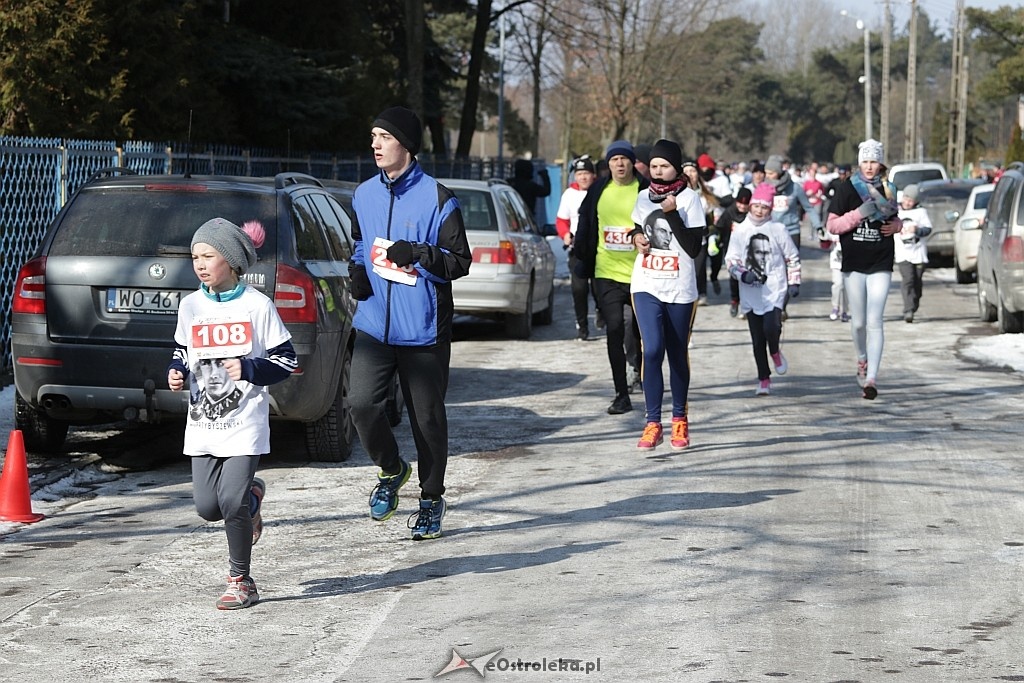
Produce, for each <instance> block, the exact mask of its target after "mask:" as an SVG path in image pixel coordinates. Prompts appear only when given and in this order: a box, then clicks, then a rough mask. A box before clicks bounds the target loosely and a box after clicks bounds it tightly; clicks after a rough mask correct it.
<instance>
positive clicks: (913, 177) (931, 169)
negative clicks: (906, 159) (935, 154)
mask: <svg viewBox="0 0 1024 683" xmlns="http://www.w3.org/2000/svg"><path fill="white" fill-rule="evenodd" d="M888 179H889V182H891V183H892V184H893V185H895V186H896V201H899V200H900V199H902V197H903V188H904V187H906V186H907V185H920V184H921V183H922V182H924V181H925V180H949V174H948V173H946V167H945V166H943V165H942V164H940V163H936V162H934V161H920V162H915V163H910V164H894V165H893V166H892V167H891V168H890V169H889V175H888Z"/></svg>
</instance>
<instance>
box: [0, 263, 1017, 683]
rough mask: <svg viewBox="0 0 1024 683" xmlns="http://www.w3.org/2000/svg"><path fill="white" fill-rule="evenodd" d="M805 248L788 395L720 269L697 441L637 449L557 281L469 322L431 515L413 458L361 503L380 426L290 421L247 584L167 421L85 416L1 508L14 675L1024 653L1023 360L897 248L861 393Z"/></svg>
mask: <svg viewBox="0 0 1024 683" xmlns="http://www.w3.org/2000/svg"><path fill="white" fill-rule="evenodd" d="M804 257H805V260H804V272H805V280H806V281H807V282H806V284H805V285H804V287H803V289H802V293H801V296H800V298H799V299H797V300H796V301H795V302H794V303H793V304H792V305H791V309H790V311H791V317H790V319H789V321H788V322H787V323H786V326H785V331H784V352H785V353H786V355H787V357H788V359H789V364H790V369H789V372H788V373H787V374H786V375H785V376H784V377H776V378H774V379H775V384H774V389H775V390H774V393H773V395H771V396H769V397H755V396H754V387H755V384H756V377H755V374H756V373H755V371H754V363H753V359H752V356H751V353H750V350H749V336H748V333H747V329H746V325H745V323H744V322H742V321H740V320H736V319H732V318H730V317H729V315H728V306H727V297H726V296H725V295H724V294H723V295H720V296H714V295H712V297H711V305H709V306H707V307H703V308H701V309H700V311H699V313H698V316H697V321H696V332H695V335H694V343H693V346H692V349H691V353H690V358H691V366H692V372H693V381H692V385H691V391H690V397H689V413H690V419H691V436H692V440H693V445H692V447H691V448H690V449H688V450H687V451H685V452H682V453H673V452H672V451H671V450H670V449H668V448H667V446H662V447H661V448H659V449H658V450H657V451H655V452H654V453H650V454H645V453H641V452H638V451H637V450H636V449H635V443H636V441H637V439H638V438H639V435H640V431H641V429H642V426H643V414H642V411H641V410H640V409H639V408H640V403H641V400H640V398H639V397H635V398H636V403H635V405H636V407H637V409H636V410H634V411H633V412H632V413H630V414H627V415H622V416H609V415H607V414H606V413H605V408H606V407H607V405H608V403H609V402H610V401H611V398H612V390H611V379H610V374H609V371H608V368H607V361H606V356H605V347H604V341H603V338H599V339H596V340H593V341H591V342H589V343H579V342H575V341H573V340H572V338H573V336H574V331H573V329H572V324H571V322H570V320H571V317H572V316H571V313H570V303H569V297H568V288H567V287H564V286H563V287H560V288H559V292H558V295H557V299H556V301H557V305H558V306H559V310H560V312H559V314H558V315H556V323H555V325H553V326H550V327H541V328H537V329H536V331H535V335H534V338H533V339H532V340H531V341H525V342H524V341H509V340H506V339H504V338H502V336H501V331H500V328H499V327H497V326H494V325H490V324H486V323H482V322H467V321H463V322H461V323H460V324H459V332H458V334H459V340H458V341H457V342H456V344H455V350H454V354H453V369H452V376H451V390H450V394H449V415H450V420H451V452H452V457H451V460H450V464H449V476H448V484H449V492H448V499H449V504H450V509H449V514H448V517H447V518H446V521H445V536H444V537H443V538H442V539H439V540H436V541H429V542H422V543H415V542H413V541H410V540H407V539H408V530H407V529H406V526H405V519H406V516H407V515H408V514H409V513H412V512H413V509H414V505H415V497H416V489H415V487H414V486H413V485H410V486H409V487H407V488H406V489H403V492H404V493H405V494H406V495H405V496H404V497H403V499H402V504H401V508H400V511H399V513H398V514H397V515H396V516H395V517H394V518H392V520H390V521H388V522H385V523H375V522H371V521H370V520H369V518H368V516H367V509H366V505H367V503H366V500H367V495H368V493H369V490H370V488H371V487H372V485H373V483H374V468H373V467H372V466H371V465H370V463H369V461H368V459H367V458H366V456H365V454H363V453H362V451H361V450H357V452H356V453H355V455H354V456H353V458H352V460H351V461H350V462H348V463H345V464H343V465H323V464H311V463H308V462H306V461H304V460H303V459H302V456H301V449H300V448H297V447H294V446H295V444H294V443H293V440H294V435H292V436H291V437H289V436H288V435H287V434H276V435H275V453H274V455H273V456H272V457H271V458H268V459H267V460H265V461H264V463H263V464H262V465H261V473H262V474H261V476H263V477H264V478H265V479H266V481H267V483H268V491H267V498H266V505H265V508H264V518H265V520H266V530H265V532H264V536H263V540H261V542H260V544H259V545H258V546H257V547H256V549H255V551H254V553H255V554H254V563H253V576H254V577H255V579H256V581H257V583H258V585H259V587H260V593H261V595H262V597H263V601H262V603H261V604H260V605H258V606H256V607H253V608H251V609H248V610H242V611H238V612H218V611H217V610H216V609H214V607H213V603H214V600H215V599H216V597H217V595H218V594H219V591H220V589H221V588H222V586H223V577H224V576H225V575H226V557H225V556H226V544H225V540H224V534H223V530H222V528H221V527H220V525H218V524H204V523H202V520H200V519H199V518H198V517H197V516H196V515H195V512H194V510H193V509H192V507H191V498H190V491H191V486H190V481H189V472H188V468H187V463H185V462H184V461H183V459H181V458H178V457H173V443H174V435H173V434H170V435H165V436H163V437H160V438H159V439H157V441H159V444H163V445H162V446H160V445H159V444H158V443H156V442H154V444H153V445H152V449H150V448H149V447H146V446H145V445H142V446H137V448H139V449H140V450H142V451H149V450H156V449H159V448H164V449H170V450H171V459H170V461H169V462H166V463H165V464H163V465H161V466H159V467H155V468H153V469H150V470H147V471H142V472H127V473H126V472H121V471H119V470H118V468H117V467H112V466H110V465H109V464H107V463H106V462H105V460H104V457H103V455H102V453H111V452H114V451H118V450H120V449H118V448H110V447H109V446H104V445H103V444H104V443H107V441H106V440H107V439H110V438H123V437H111V436H109V435H103V436H101V437H96V438H98V441H97V444H98V445H96V446H95V447H93V448H92V450H91V451H90V448H89V447H85V451H87V453H86V454H85V455H82V456H80V457H79V458H78V459H77V460H76V461H75V462H76V463H77V464H76V465H75V471H76V472H77V475H76V476H77V477H78V480H77V481H78V482H80V483H79V484H78V485H77V486H76V485H75V483H74V482H72V485H71V488H70V493H66V494H65V495H64V496H63V497H61V498H60V499H59V500H55V501H52V502H46V501H43V504H44V507H45V508H46V512H47V515H48V516H47V518H46V519H45V520H43V521H41V522H39V523H36V524H34V525H30V526H24V527H20V528H19V529H17V530H16V531H15V532H14V533H10V534H8V535H6V536H3V537H0V680H11V681H24V682H26V683H31V682H35V681H44V682H50V681H68V680H97V681H153V682H156V681H161V682H168V683H170V682H184V681H189V682H192V681H195V682H199V681H235V682H240V681H278V680H280V681H400V680H428V679H432V678H434V677H435V675H436V674H437V673H438V672H439V671H441V670H442V669H444V668H445V667H446V666H447V665H449V664H450V663H451V662H452V659H453V649H454V650H455V651H457V652H458V653H459V654H460V655H461V656H462V657H465V658H466V659H467V660H475V664H477V665H478V666H480V667H481V669H483V672H484V678H486V679H489V680H510V681H518V680H522V681H579V680H599V681H601V680H603V681H616V682H619V681H626V680H638V681H666V682H669V681H672V682H675V681H701V682H711V681H754V680H768V679H773V680H774V679H785V680H790V681H862V682H865V683H873V682H875V681H900V682H902V681H910V682H921V683H924V682H934V681H955V682H962V681H993V680H995V681H1024V655H1022V649H1024V648H1022V644H1024V626H1022V619H1024V616H1022V612H1024V606H1022V593H1021V588H1020V587H1021V585H1022V578H1024V576H1022V569H1021V566H1022V560H1024V530H1022V526H1021V524H1020V519H1021V517H1022V513H1024V502H1022V498H1021V495H1020V484H1019V482H1020V481H1021V475H1022V470H1024V467H1022V465H1021V463H1020V460H1019V458H1018V455H1019V453H1020V443H1021V431H1022V427H1021V422H1020V419H1019V415H1020V414H1021V410H1022V408H1024V405H1022V404H1024V398H1022V395H1021V391H1020V385H1021V382H1020V376H1019V375H1016V374H1013V373H1010V372H1007V371H1004V370H1001V369H998V368H992V367H984V366H980V365H977V364H975V363H973V362H971V361H968V360H965V359H964V358H963V357H962V356H961V355H960V354H959V353H958V348H959V347H960V345H961V344H963V342H964V340H965V339H967V338H969V337H970V336H972V335H981V334H991V333H992V326H990V325H983V324H981V323H978V322H976V320H975V313H976V312H975V302H974V298H973V292H974V288H973V286H962V285H955V284H954V283H953V277H952V271H951V270H949V269H940V270H934V271H930V272H929V273H928V274H927V275H926V285H925V295H924V299H923V302H922V308H921V311H920V313H919V322H916V323H914V324H912V325H909V324H906V323H904V322H903V320H902V316H901V315H900V313H901V306H900V303H899V294H898V291H897V289H896V286H897V283H898V277H897V278H895V280H894V289H893V293H892V295H891V296H890V298H889V305H888V308H887V313H888V316H887V323H886V353H885V357H884V360H883V367H882V372H881V375H880V377H879V389H880V392H881V393H880V395H879V398H878V399H877V400H875V401H873V402H871V401H866V400H864V399H862V398H861V397H860V393H859V391H858V389H857V386H856V384H855V382H854V377H853V374H854V356H853V351H852V343H851V342H850V339H849V330H848V326H847V325H844V324H842V323H840V322H831V321H829V320H828V319H827V313H828V311H829V308H830V304H829V302H828V273H827V263H826V260H825V258H824V254H823V253H820V252H817V251H816V250H813V249H805V250H804ZM724 289H725V291H727V288H724ZM401 435H402V443H403V445H404V446H405V447H406V448H407V452H412V445H411V438H409V436H408V427H407V423H403V426H402V427H401ZM89 452H91V455H89ZM97 453H100V454H99V455H97ZM122 457H123V453H122ZM413 483H414V482H413ZM65 485H67V482H66V481H65ZM495 651H499V652H497V654H494V655H493V657H491V658H490V659H489V660H487V661H489V662H490V664H491V665H493V670H487V669H484V668H483V664H484V660H482V659H478V658H486V657H487V656H488V655H491V654H492V653H495ZM588 666H589V667H590V669H591V671H590V673H587V672H586V669H587V667H588ZM540 667H543V669H544V670H538V669H539V668H540ZM574 667H575V668H578V669H580V670H578V671H573V670H572V669H573V668H574ZM480 677H481V675H480V674H479V673H477V672H475V671H472V670H462V669H456V670H453V671H451V672H450V673H448V674H445V675H443V676H441V677H440V678H438V680H451V681H460V680H461V681H470V680H478V679H480Z"/></svg>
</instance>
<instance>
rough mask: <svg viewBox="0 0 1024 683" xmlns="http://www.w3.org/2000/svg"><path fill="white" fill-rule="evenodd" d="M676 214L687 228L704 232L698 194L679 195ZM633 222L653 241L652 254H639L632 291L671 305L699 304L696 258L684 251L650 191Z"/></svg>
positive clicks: (641, 197)
mask: <svg viewBox="0 0 1024 683" xmlns="http://www.w3.org/2000/svg"><path fill="white" fill-rule="evenodd" d="M676 211H677V212H678V213H679V215H680V217H682V219H683V225H685V226H686V228H685V229H694V230H702V231H703V229H704V227H705V218H704V207H703V206H702V205H701V201H700V195H698V194H697V193H696V192H694V191H693V190H691V189H690V188H685V189H683V191H682V192H680V193H679V194H678V195H676ZM632 219H633V222H634V223H635V224H636V225H639V226H640V227H641V228H642V229H643V231H644V234H645V235H646V236H647V239H648V240H650V242H651V252H650V253H649V254H639V253H638V254H637V257H636V261H634V263H633V276H632V279H631V280H630V291H631V292H633V293H636V292H646V293H648V294H651V295H652V296H654V297H655V298H657V299H658V300H659V301H662V302H664V303H667V304H688V303H690V302H693V301H696V300H697V271H696V269H695V267H694V264H693V259H692V258H690V256H689V255H688V254H687V253H686V252H685V251H683V247H682V246H681V245H680V244H679V241H678V240H677V239H676V238H675V235H674V234H673V233H672V229H671V227H669V223H668V219H667V218H666V217H665V212H664V211H662V209H661V204H658V203H655V202H652V201H651V199H650V193H649V192H648V191H647V190H644V191H642V192H641V193H640V194H639V195H637V198H636V205H635V206H634V207H633V215H632Z"/></svg>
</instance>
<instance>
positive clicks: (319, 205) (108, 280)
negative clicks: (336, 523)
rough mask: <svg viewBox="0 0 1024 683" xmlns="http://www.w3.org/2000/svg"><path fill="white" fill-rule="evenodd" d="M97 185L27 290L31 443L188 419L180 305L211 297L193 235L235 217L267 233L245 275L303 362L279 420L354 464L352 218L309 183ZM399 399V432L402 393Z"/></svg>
mask: <svg viewBox="0 0 1024 683" xmlns="http://www.w3.org/2000/svg"><path fill="white" fill-rule="evenodd" d="M97 176H98V177H95V178H93V179H91V180H90V181H89V182H87V183H86V184H85V185H84V186H83V187H82V188H81V189H80V190H79V191H78V192H77V193H76V194H75V196H74V197H73V198H72V200H71V201H69V202H68V203H67V205H66V206H65V207H64V208H63V209H62V210H61V212H60V214H58V216H57V217H56V218H55V219H54V221H53V223H52V225H51V226H50V227H49V229H48V230H47V232H46V235H45V236H44V238H43V241H42V243H41V244H40V246H39V248H38V250H37V252H36V254H35V255H34V257H33V258H32V259H31V260H30V261H29V262H28V263H26V264H25V265H24V266H22V268H21V271H20V272H19V274H18V279H17V282H16V285H15V292H14V299H13V304H12V318H11V323H12V329H11V351H12V357H13V362H14V383H15V387H16V389H17V392H16V396H15V401H16V407H15V423H16V426H17V428H18V429H20V430H22V432H23V433H24V436H25V442H26V446H27V447H28V448H29V449H30V450H38V451H55V450H58V449H59V448H60V447H61V446H62V445H63V443H64V440H65V438H66V436H67V431H68V427H69V425H84V424H102V423H109V422H114V421H119V420H129V421H133V420H141V421H147V422H155V421H159V420H160V419H161V418H162V417H163V416H170V415H173V416H176V417H184V415H185V413H186V412H187V409H188V392H171V391H170V390H169V389H168V387H167V370H166V369H167V364H168V362H169V361H170V358H171V349H172V348H173V345H174V342H173V338H174V327H175V322H176V313H177V307H178V302H179V301H180V300H181V299H182V298H183V297H184V296H185V295H187V294H188V293H189V292H191V291H194V290H195V289H196V288H197V287H198V280H197V278H196V276H195V273H194V272H193V270H192V257H191V240H192V235H193V233H194V232H195V230H196V229H197V228H198V227H199V226H200V225H202V224H203V223H204V222H205V221H207V220H208V219H210V218H214V217H217V216H221V217H224V218H226V219H228V220H230V221H232V222H233V223H235V224H237V225H242V224H243V223H245V222H246V221H252V220H255V221H259V222H260V223H261V224H262V225H263V227H264V230H265V231H266V240H265V241H264V243H263V245H262V246H261V247H260V248H259V249H257V255H258V257H259V260H258V262H257V264H256V265H255V266H254V267H253V268H252V269H251V270H250V271H249V272H247V273H245V275H244V276H243V279H244V280H245V281H246V282H248V283H249V284H250V285H252V286H253V287H255V288H256V289H258V290H259V291H261V292H263V293H264V294H266V295H267V296H268V297H270V298H271V299H272V300H273V301H274V304H275V305H276V307H277V310H278V313H280V315H281V319H282V320H283V321H284V323H285V325H286V326H287V327H288V330H289V331H290V332H291V334H292V344H293V345H294V347H295V351H296V353H297V355H298V362H299V369H298V370H297V371H296V372H295V374H294V375H292V376H291V377H289V378H288V379H287V380H285V381H284V382H281V383H279V384H275V385H273V386H272V387H271V388H270V396H271V418H272V420H275V421H276V420H291V421H297V422H301V423H303V424H304V425H305V436H306V448H307V451H308V453H309V456H310V458H312V459H313V460H320V461H342V460H345V459H347V458H348V457H349V455H350V454H351V452H352V441H353V437H354V429H353V427H352V421H351V417H350V415H349V412H348V406H347V402H346V396H347V394H348V388H349V377H350V364H351V358H352V343H353V339H354V330H353V328H352V317H353V315H354V313H355V308H356V301H355V300H354V299H353V298H352V295H351V293H350V290H349V279H348V265H349V259H350V258H351V255H352V235H351V224H352V223H351V219H350V217H349V214H348V213H346V211H345V210H344V209H343V208H342V207H341V206H340V205H339V203H338V201H337V200H336V199H335V198H334V197H332V196H331V193H330V192H328V191H327V190H326V189H325V188H324V187H323V186H322V184H321V183H320V182H319V181H318V180H316V179H315V178H313V177H311V176H307V175H303V174H298V173H281V174H278V175H277V176H275V177H274V178H245V177H226V176H194V177H190V176H185V177H182V176H166V175H160V176H142V175H135V174H133V173H131V172H130V171H127V170H126V169H105V171H104V172H100V173H98V174H97ZM396 387H397V382H396ZM396 397H397V398H396ZM391 399H392V401H391V402H392V405H390V406H389V414H390V416H391V419H392V422H395V423H397V422H398V420H400V419H401V405H400V392H398V391H397V388H395V389H394V390H393V391H392V397H391ZM396 401H399V404H398V405H395V403H396Z"/></svg>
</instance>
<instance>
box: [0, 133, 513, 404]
mask: <svg viewBox="0 0 1024 683" xmlns="http://www.w3.org/2000/svg"><path fill="white" fill-rule="evenodd" d="M417 160H418V161H419V163H420V165H421V166H423V168H424V170H426V171H427V173H429V174H430V175H432V176H434V177H437V178H469V179H478V180H479V179H484V178H508V177H511V175H512V174H511V167H512V161H511V160H507V161H503V162H502V163H501V164H499V163H498V162H497V161H496V160H491V159H478V158H469V159H451V158H448V157H442V156H432V155H426V154H421V155H419V156H418V157H417ZM110 167H121V168H127V169H129V170H132V171H134V172H136V173H139V174H142V175H160V174H181V173H185V172H186V171H187V172H189V173H192V174H194V175H232V176H274V175H276V174H278V173H282V172H285V171H291V172H300V173H306V174H308V175H311V176H313V177H315V178H321V179H329V180H348V181H354V182H359V181H362V180H366V179H367V178H369V177H371V176H372V175H373V174H374V173H376V171H377V167H376V165H375V164H374V161H373V157H372V156H369V155H367V156H349V157H344V156H339V155H337V154H331V153H329V152H311V153H304V154H301V155H300V154H292V153H289V152H288V151H286V150H274V149H246V148H242V147H233V146H229V145H210V146H207V147H205V148H203V149H197V148H196V147H195V146H192V149H189V148H188V146H187V145H185V144H182V143H158V142H145V141H138V140H133V141H128V142H125V143H123V144H121V145H119V144H118V143H117V142H114V141H104V140H67V139H60V138H28V137H10V136H0V254H2V255H3V261H2V263H0V345H2V346H0V348H2V359H0V385H6V384H8V383H10V380H11V376H12V372H13V367H12V360H11V343H10V342H11V302H12V299H13V296H14V283H15V280H16V279H17V277H18V270H19V269H20V267H21V265H22V264H23V263H25V262H26V261H28V260H29V259H30V258H31V257H32V255H33V254H34V252H35V250H36V248H37V247H38V245H39V243H40V241H41V240H42V238H43V234H44V233H45V232H46V229H47V227H48V226H49V224H50V222H51V221H52V220H53V218H54V217H55V216H56V215H57V214H58V213H59V212H60V210H61V207H63V206H64V204H65V203H67V201H68V199H69V198H70V197H71V196H73V195H74V193H75V192H76V191H77V190H78V188H79V187H81V186H82V185H83V184H84V183H85V182H86V181H88V179H89V178H90V176H92V175H93V174H94V173H96V172H97V171H99V170H101V169H104V168H110Z"/></svg>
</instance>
